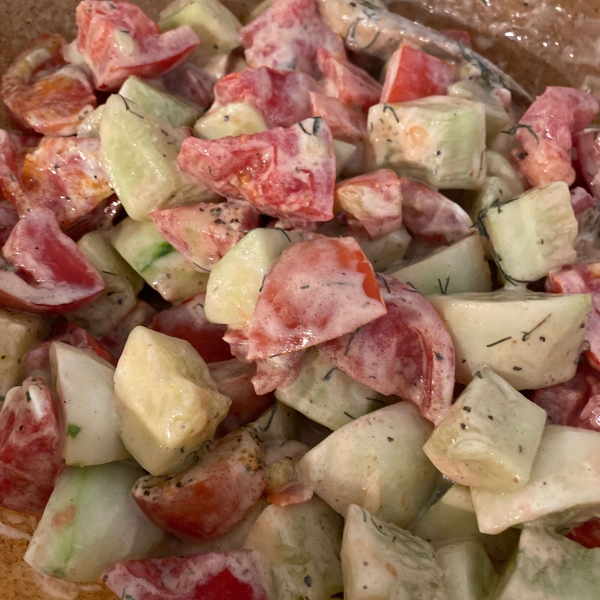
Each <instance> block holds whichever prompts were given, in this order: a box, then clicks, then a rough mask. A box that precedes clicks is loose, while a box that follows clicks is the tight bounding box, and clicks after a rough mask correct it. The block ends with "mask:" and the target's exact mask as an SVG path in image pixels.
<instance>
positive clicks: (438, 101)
mask: <svg viewBox="0 0 600 600" xmlns="http://www.w3.org/2000/svg"><path fill="white" fill-rule="evenodd" d="M368 131H369V133H368V136H367V140H366V152H367V164H368V167H369V169H370V170H375V169H381V168H386V167H387V168H390V169H394V170H395V171H396V172H397V173H398V174H399V175H401V176H406V177H410V178H412V179H419V180H421V181H423V182H425V183H427V184H428V185H430V186H432V187H434V188H437V189H440V188H444V189H465V190H471V189H477V188H479V187H481V185H482V183H483V181H484V179H485V174H486V156H485V110H484V108H483V105H481V104H477V103H475V102H470V101H469V100H464V99H462V98H450V97H448V96H430V97H428V98H422V99H420V100H414V101H412V102H403V103H400V104H376V105H375V106H372V107H371V108H370V109H369V117H368Z"/></svg>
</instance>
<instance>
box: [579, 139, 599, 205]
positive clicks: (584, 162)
mask: <svg viewBox="0 0 600 600" xmlns="http://www.w3.org/2000/svg"><path fill="white" fill-rule="evenodd" d="M574 139H575V148H576V149H577V156H578V158H579V164H580V165H581V172H582V174H583V177H584V179H585V182H586V183H587V185H588V188H589V190H590V192H591V193H592V194H593V195H594V198H597V199H600V129H592V130H590V131H580V132H579V133H577V134H576V135H575V138H574Z"/></svg>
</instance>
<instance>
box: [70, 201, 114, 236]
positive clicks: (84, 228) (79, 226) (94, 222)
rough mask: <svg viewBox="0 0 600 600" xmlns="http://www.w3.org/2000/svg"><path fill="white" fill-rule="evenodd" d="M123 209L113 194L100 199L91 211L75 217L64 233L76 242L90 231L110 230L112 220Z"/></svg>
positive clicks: (112, 223)
mask: <svg viewBox="0 0 600 600" xmlns="http://www.w3.org/2000/svg"><path fill="white" fill-rule="evenodd" d="M122 210H123V206H122V204H121V201H120V200H119V198H117V196H116V195H115V194H113V195H112V196H109V197H108V198H106V199H104V200H102V202H100V204H98V205H97V206H96V208H94V209H93V210H92V211H90V212H89V213H87V214H85V215H84V216H83V217H81V218H79V219H77V221H75V223H73V224H72V225H71V226H69V227H68V228H66V229H65V233H66V234H67V235H68V236H69V237H70V238H71V239H72V240H73V241H75V242H78V241H79V240H80V239H81V238H82V237H83V236H84V235H85V234H86V233H89V232H90V231H96V230H100V231H110V230H111V229H112V228H113V225H114V221H115V219H116V217H117V215H119V214H120V213H121V211H122Z"/></svg>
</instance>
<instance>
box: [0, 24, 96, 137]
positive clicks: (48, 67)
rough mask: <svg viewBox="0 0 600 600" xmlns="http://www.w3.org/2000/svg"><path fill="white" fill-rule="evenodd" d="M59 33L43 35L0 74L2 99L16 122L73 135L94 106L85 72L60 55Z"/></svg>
mask: <svg viewBox="0 0 600 600" xmlns="http://www.w3.org/2000/svg"><path fill="white" fill-rule="evenodd" d="M66 44H67V43H66V42H65V40H64V39H63V38H62V37H61V36H60V35H43V36H41V37H40V38H38V39H37V40H36V41H35V42H34V43H33V44H32V45H31V46H29V47H28V48H27V49H26V50H24V51H23V52H22V53H21V54H20V55H19V56H18V57H17V58H16V59H15V61H14V62H13V63H12V64H11V66H10V67H9V68H8V70H7V71H6V73H5V75H4V77H3V78H2V99H3V100H4V103H5V104H6V106H7V108H8V110H9V111H10V113H11V116H12V117H13V119H14V120H15V122H16V125H17V126H18V127H20V128H21V129H33V130H34V131H37V132H38V133H42V134H44V135H73V134H75V133H76V132H77V126H78V125H79V123H80V122H81V120H82V119H83V117H84V116H85V115H86V114H88V113H89V112H91V111H92V110H93V108H94V107H95V106H96V97H95V96H94V92H93V90H92V86H91V84H90V81H89V79H88V77H87V75H86V74H85V73H84V71H83V70H82V69H80V68H79V67H76V66H74V65H67V63H66V61H65V60H64V58H63V50H64V48H65V47H66Z"/></svg>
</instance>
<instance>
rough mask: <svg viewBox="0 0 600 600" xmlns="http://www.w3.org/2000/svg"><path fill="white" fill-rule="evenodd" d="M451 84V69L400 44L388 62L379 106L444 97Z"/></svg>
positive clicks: (419, 51)
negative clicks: (387, 103) (385, 103)
mask: <svg viewBox="0 0 600 600" xmlns="http://www.w3.org/2000/svg"><path fill="white" fill-rule="evenodd" d="M453 81H454V65H452V64H451V63H448V62H446V61H444V60H441V59H439V58H436V57H435V56H431V55H430V54H427V53H426V52H423V51H422V50H418V49H417V48H414V47H413V46H411V45H410V44H408V43H407V42H402V45H401V46H400V48H398V50H396V52H394V54H393V55H392V57H391V58H390V60H389V63H388V70H387V73H386V76H385V83H384V84H383V89H382V91H381V99H380V102H389V103H393V102H409V101H410V100H419V99H420V98H426V97H427V96H444V95H445V94H446V93H447V91H448V87H450V85H451V84H452V82H453Z"/></svg>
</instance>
